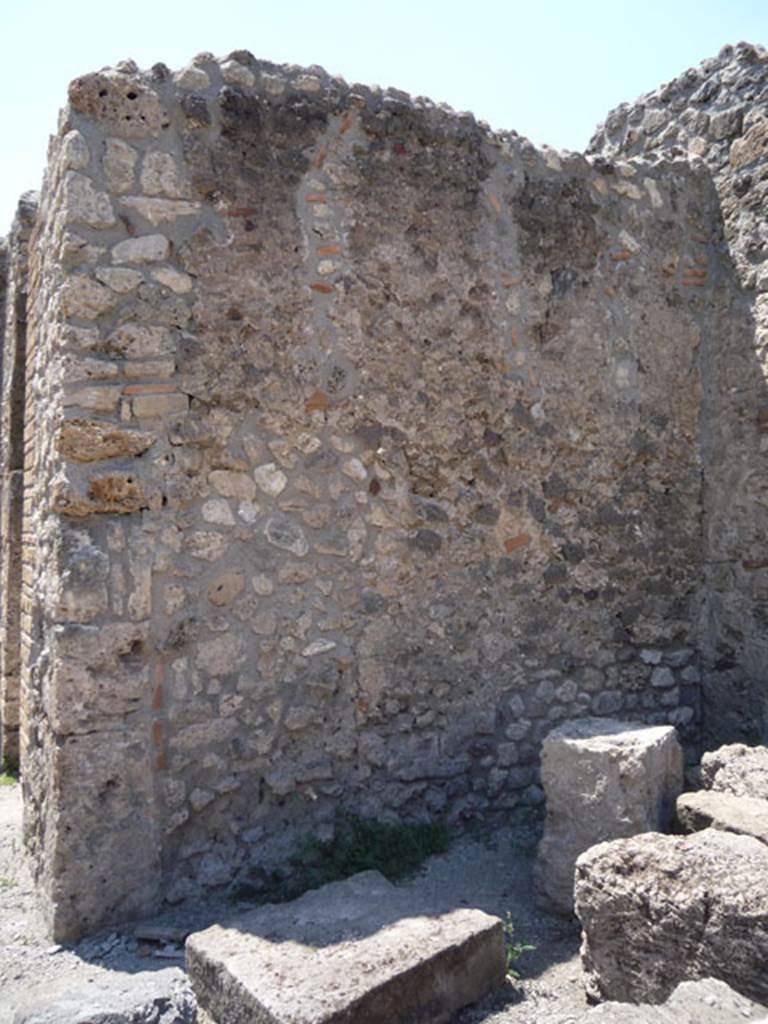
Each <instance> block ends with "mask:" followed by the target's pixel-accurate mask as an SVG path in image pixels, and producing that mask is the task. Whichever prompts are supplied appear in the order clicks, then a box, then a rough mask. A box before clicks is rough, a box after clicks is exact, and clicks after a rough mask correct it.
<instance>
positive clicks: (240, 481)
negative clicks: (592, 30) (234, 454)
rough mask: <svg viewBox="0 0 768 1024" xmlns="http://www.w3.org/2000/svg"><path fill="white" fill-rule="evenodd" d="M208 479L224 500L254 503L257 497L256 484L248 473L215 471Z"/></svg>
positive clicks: (226, 470)
mask: <svg viewBox="0 0 768 1024" xmlns="http://www.w3.org/2000/svg"><path fill="white" fill-rule="evenodd" d="M208 479H209V481H210V483H211V484H212V486H213V487H215V488H216V490H217V491H218V492H219V494H221V495H222V496H223V497H224V498H239V499H240V500H241V501H252V500H253V499H254V498H255V497H256V484H255V483H254V482H253V480H251V478H250V477H249V476H248V475H247V474H246V473H239V472H237V471H236V470H230V469H214V470H213V472H212V473H211V474H210V475H209V477H208Z"/></svg>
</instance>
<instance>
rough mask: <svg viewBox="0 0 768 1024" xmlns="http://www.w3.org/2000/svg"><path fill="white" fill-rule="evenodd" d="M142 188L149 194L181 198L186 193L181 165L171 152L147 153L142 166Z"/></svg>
mask: <svg viewBox="0 0 768 1024" xmlns="http://www.w3.org/2000/svg"><path fill="white" fill-rule="evenodd" d="M141 188H142V191H143V192H145V193H146V194H147V195H148V196H157V195H163V196H170V197H171V198H172V199H179V198H182V197H183V196H184V195H185V189H184V184H183V182H182V180H181V172H180V170H179V165H178V164H177V163H176V161H175V160H174V158H173V157H172V156H171V154H170V153H158V152H154V153H147V155H146V156H145V157H144V163H143V164H142V167H141Z"/></svg>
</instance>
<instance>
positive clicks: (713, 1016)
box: [579, 978, 768, 1024]
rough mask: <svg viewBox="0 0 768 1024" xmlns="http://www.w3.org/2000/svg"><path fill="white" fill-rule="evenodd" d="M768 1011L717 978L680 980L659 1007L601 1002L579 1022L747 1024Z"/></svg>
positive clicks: (614, 1023)
mask: <svg viewBox="0 0 768 1024" xmlns="http://www.w3.org/2000/svg"><path fill="white" fill-rule="evenodd" d="M767 1013H768V1011H766V1009H765V1007H763V1006H759V1005H758V1004H757V1003H754V1002H752V1000H751V999H747V998H746V997H745V996H742V995H739V993H738V992H734V990H733V989H732V988H731V987H730V986H729V985H726V983H725V982H724V981H718V980H717V979H716V978H705V979H704V980H703V981H681V982H680V984H679V985H678V986H677V988H676V989H675V991H674V992H673V993H672V995H671V996H670V997H669V999H667V1001H666V1002H665V1003H662V1004H661V1005H660V1006H653V1005H650V1004H647V1003H644V1004H642V1005H641V1006H634V1005H633V1004H631V1003H602V1004H601V1005H600V1006H595V1007H593V1008H592V1009H591V1010H589V1011H588V1012H587V1013H586V1014H584V1017H583V1018H582V1019H581V1021H580V1022H579V1024H598V1022H599V1024H744V1021H745V1020H763V1019H764V1018H765V1016H766V1014H767Z"/></svg>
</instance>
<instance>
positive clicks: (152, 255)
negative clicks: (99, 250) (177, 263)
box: [112, 235, 170, 263]
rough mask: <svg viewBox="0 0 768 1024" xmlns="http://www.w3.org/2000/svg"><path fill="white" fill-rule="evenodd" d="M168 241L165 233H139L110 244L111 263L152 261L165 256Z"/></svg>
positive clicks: (168, 248)
mask: <svg viewBox="0 0 768 1024" xmlns="http://www.w3.org/2000/svg"><path fill="white" fill-rule="evenodd" d="M169 251H170V242H169V241H168V239H167V238H166V237H165V235H140V236H139V237H138V238H126V239H125V240H124V241H123V242H118V243H117V245H114V246H112V262H113V263H154V262H156V261H158V260H164V259H166V258H167V256H168V253H169Z"/></svg>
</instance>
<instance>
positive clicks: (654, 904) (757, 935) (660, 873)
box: [576, 828, 768, 1004]
mask: <svg viewBox="0 0 768 1024" xmlns="http://www.w3.org/2000/svg"><path fill="white" fill-rule="evenodd" d="M576 913H577V915H578V917H579V920H580V921H581V927H582V930H583V931H582V945H581V960H582V966H583V968H584V971H585V973H586V988H587V993H588V995H589V996H590V998H593V999H598V1000H602V999H617V1000H622V1001H626V1002H632V1003H643V1002H650V1003H659V1002H661V1001H662V1000H664V999H666V998H667V997H668V996H669V995H670V993H671V992H672V991H673V989H674V988H675V987H676V986H677V985H678V984H679V983H680V982H681V981H692V980H695V979H697V978H708V977H713V978H719V979H720V980H721V981H726V982H727V983H728V984H729V985H731V986H732V987H733V988H734V989H736V991H738V992H740V993H741V994H742V995H744V996H748V997H749V998H750V999H754V1000H755V1001H757V1002H759V1003H763V1004H765V1003H768V971H767V970H766V965H768V847H766V846H764V845H763V844H762V843H760V842H758V841H757V840H756V839H753V838H752V837H751V836H739V835H733V834H732V833H730V832H719V831H717V830H716V829H712V828H709V829H705V830H704V831H703V832H696V833H694V834H693V835H690V836H664V835H659V834H657V833H653V832H649V833H646V834H645V835H640V836H633V837H631V838H629V839H616V840H614V841H613V842H610V843H600V845H599V846H595V847H593V848H592V849H591V850H588V851H587V852H586V853H584V854H582V856H581V857H579V859H578V861H577V862H576Z"/></svg>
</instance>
